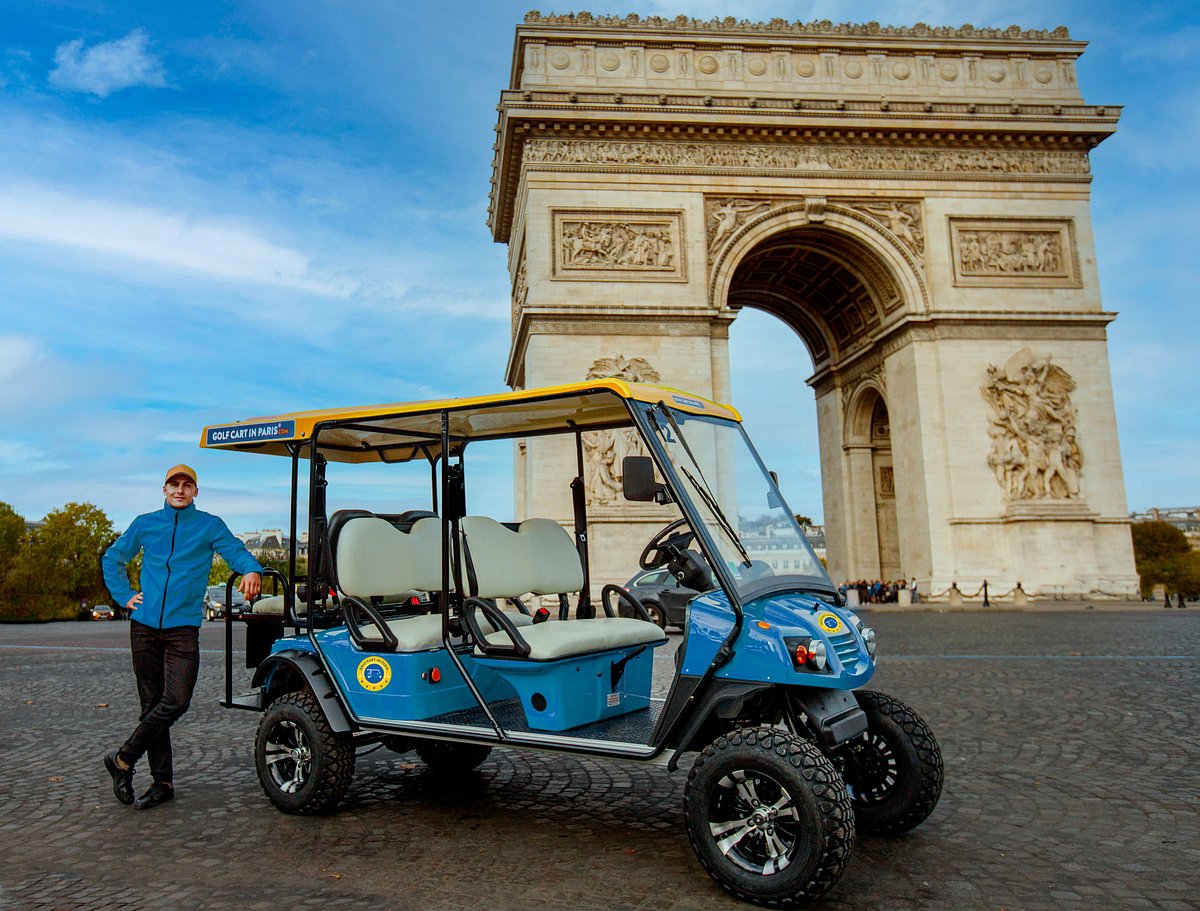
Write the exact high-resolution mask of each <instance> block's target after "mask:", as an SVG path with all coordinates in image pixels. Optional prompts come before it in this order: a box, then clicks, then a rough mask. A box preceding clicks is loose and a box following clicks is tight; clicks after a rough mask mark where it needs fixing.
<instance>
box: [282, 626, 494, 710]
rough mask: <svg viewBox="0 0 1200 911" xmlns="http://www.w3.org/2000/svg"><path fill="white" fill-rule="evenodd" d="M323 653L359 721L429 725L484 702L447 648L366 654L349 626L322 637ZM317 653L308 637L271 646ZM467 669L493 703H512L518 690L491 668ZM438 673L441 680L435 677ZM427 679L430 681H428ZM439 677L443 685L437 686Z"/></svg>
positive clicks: (469, 660) (466, 658) (467, 660)
mask: <svg viewBox="0 0 1200 911" xmlns="http://www.w3.org/2000/svg"><path fill="white" fill-rule="evenodd" d="M317 638H318V639H319V640H320V642H321V652H322V653H323V654H324V656H325V658H326V660H327V661H328V662H329V665H330V667H331V668H332V669H333V675H334V678H335V681H334V682H335V683H336V685H337V688H338V691H339V692H340V693H341V694H342V696H343V698H344V699H345V700H346V702H347V704H348V705H349V707H350V711H351V712H352V713H353V714H354V716H355V717H356V718H359V719H374V720H378V721H424V720H426V719H428V718H433V717H435V716H437V715H442V714H445V713H446V712H454V711H458V710H460V709H469V708H475V707H476V706H477V705H478V703H477V702H476V701H475V697H474V696H473V695H472V694H471V690H470V689H469V688H468V687H467V684H466V681H464V680H463V678H462V674H460V673H459V670H458V667H457V665H455V663H454V661H453V660H451V658H450V656H449V654H448V653H447V652H446V649H445V648H436V649H430V650H429V651H423V652H364V651H362V650H361V649H359V648H358V647H357V646H355V645H354V643H353V642H352V641H351V640H350V634H349V633H348V632H347V630H346V628H345V627H344V626H339V627H335V628H333V629H327V630H321V631H319V632H318V633H317ZM284 649H298V650H302V651H308V652H311V651H314V649H313V646H312V643H311V642H309V640H308V637H307V636H287V637H285V638H283V639H279V640H278V641H276V642H275V644H274V645H273V646H272V647H271V651H272V653H274V652H279V651H283V650H284ZM459 657H460V659H461V660H462V662H463V665H464V666H465V667H466V668H467V672H468V673H469V674H470V675H471V679H472V680H474V681H475V685H476V686H477V687H479V690H480V692H481V693H482V694H483V696H484V698H485V699H486V700H487V701H488V702H494V701H497V700H502V699H511V698H513V697H514V696H515V695H516V691H515V690H514V689H513V688H512V686H510V685H509V684H508V683H506V682H505V681H504V680H503V678H501V677H499V676H497V675H496V674H494V673H492V672H491V671H489V670H488V669H486V668H476V667H475V666H474V664H475V659H474V658H473V657H472V656H471V655H460V656H459ZM434 668H437V670H438V671H439V674H438V675H434V674H433V673H432V672H433V670H434ZM422 675H424V676H422ZM435 676H440V678H441V679H440V680H438V681H436V682H435V681H434V679H433V678H434V677H435Z"/></svg>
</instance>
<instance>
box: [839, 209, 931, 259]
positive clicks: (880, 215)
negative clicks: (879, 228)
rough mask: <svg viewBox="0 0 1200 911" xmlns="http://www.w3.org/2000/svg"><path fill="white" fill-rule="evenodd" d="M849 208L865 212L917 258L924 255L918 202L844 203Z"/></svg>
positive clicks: (923, 238) (923, 233)
mask: <svg viewBox="0 0 1200 911" xmlns="http://www.w3.org/2000/svg"><path fill="white" fill-rule="evenodd" d="M846 205H848V206H850V208H853V209H857V210H858V211H860V212H865V213H866V214H867V215H870V216H871V218H872V219H874V220H875V221H877V222H878V223H879V224H881V225H883V227H885V228H887V230H888V231H890V232H891V233H892V234H893V235H895V237H896V239H897V240H899V241H900V242H901V243H902V244H904V246H906V247H908V249H909V250H911V251H912V253H913V254H914V255H915V256H916V257H917V259H921V258H923V257H924V255H925V229H924V227H923V225H922V223H921V204H920V203H918V202H897V201H895V200H890V199H881V200H869V201H866V200H858V201H854V202H849V203H846Z"/></svg>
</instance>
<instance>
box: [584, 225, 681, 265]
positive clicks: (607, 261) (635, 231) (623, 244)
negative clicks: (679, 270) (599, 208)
mask: <svg viewBox="0 0 1200 911" xmlns="http://www.w3.org/2000/svg"><path fill="white" fill-rule="evenodd" d="M562 261H563V265H564V266H566V267H568V268H571V267H573V268H577V269H578V268H588V269H611V268H633V269H670V268H671V267H672V266H673V264H674V261H675V247H674V244H673V243H672V241H671V234H670V229H669V228H668V227H666V226H664V225H642V224H621V223H617V222H592V221H578V222H568V223H566V224H565V225H563V232H562Z"/></svg>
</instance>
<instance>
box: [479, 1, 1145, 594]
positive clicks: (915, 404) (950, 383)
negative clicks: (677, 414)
mask: <svg viewBox="0 0 1200 911" xmlns="http://www.w3.org/2000/svg"><path fill="white" fill-rule="evenodd" d="M1084 46H1085V45H1084V43H1083V42H1080V41H1073V40H1071V39H1070V38H1069V36H1068V35H1067V32H1066V30H1065V29H1056V30H1054V31H1053V32H1042V31H1037V32H1029V31H1022V30H1020V29H1017V28H1010V29H1006V30H996V29H977V28H971V27H963V28H932V27H927V26H921V25H918V26H914V27H912V28H884V27H880V26H878V25H875V24H867V25H841V26H835V25H831V24H830V23H812V24H803V23H788V22H784V21H781V20H776V21H773V22H771V23H766V24H756V23H748V22H737V21H734V20H733V19H724V20H713V21H696V20H687V19H684V18H679V19H671V20H665V19H658V18H650V19H639V18H638V17H636V16H630V17H626V18H623V19H622V18H616V17H593V16H591V15H589V14H586V13H581V14H573V15H563V16H541V15H539V14H537V13H530V14H529V15H528V16H527V17H526V20H525V22H524V23H523V24H521V25H519V26H518V27H517V33H516V43H515V50H514V54H513V67H512V77H511V82H510V85H509V88H507V89H506V90H504V91H503V92H502V95H501V101H500V105H499V108H498V109H499V112H500V113H499V121H498V124H497V127H496V133H497V141H496V147H495V148H496V157H495V166H494V175H493V185H492V195H491V208H490V214H489V224H490V227H491V229H492V232H493V236H494V238H495V239H496V240H497V241H499V242H502V243H506V244H508V247H509V264H510V271H511V276H512V288H513V325H512V349H511V353H510V356H509V361H508V365H507V373H506V381H507V382H508V383H509V385H511V386H513V387H514V388H526V387H532V386H540V385H547V384H552V383H558V382H566V381H573V380H578V379H583V378H585V377H587V376H601V375H621V376H626V377H629V378H634V379H651V380H653V379H661V380H662V381H664V382H666V383H668V384H670V385H675V386H680V387H683V388H687V389H691V390H694V391H696V392H699V393H702V394H707V395H709V396H711V397H712V398H715V399H718V400H722V401H730V400H733V401H736V396H734V395H732V394H731V390H730V388H729V354H728V333H729V326H730V324H731V323H732V322H733V321H734V320H735V319H736V317H737V315H738V313H739V311H740V310H741V309H742V308H743V307H755V308H759V309H761V310H765V311H767V312H770V313H772V314H774V315H775V316H777V317H778V318H779V319H780V320H782V321H783V322H784V323H786V324H787V325H788V326H790V327H791V328H792V329H793V330H794V331H795V332H796V334H797V335H798V336H799V337H800V338H801V339H802V340H803V341H804V344H805V345H806V346H807V348H808V350H809V352H810V354H811V355H812V361H813V364H814V368H815V369H814V372H813V374H812V376H810V377H808V378H807V382H808V384H809V385H810V386H811V387H812V389H813V390H814V392H815V394H816V401H817V414H818V426H819V437H820V439H819V441H814V444H816V443H817V442H819V446H820V455H821V473H822V487H823V498H824V513H825V526H826V540H827V547H828V558H829V569H830V574H831V575H832V576H833V578H834V579H843V578H858V577H866V578H869V579H873V578H896V577H899V575H900V574H901V573H904V574H905V575H908V576H916V577H917V578H918V579H919V580H920V584H921V586H922V588H923V590H924V591H925V592H940V591H943V590H945V589H946V588H948V587H949V585H950V583H951V582H955V581H956V582H957V583H958V584H959V587H960V588H961V589H963V590H964V591H970V590H973V589H974V588H975V587H977V586H978V585H979V583H980V582H981V581H982V580H983V579H985V578H986V579H988V580H989V582H990V584H991V587H992V591H994V592H995V591H1005V590H1007V589H1009V588H1012V587H1013V586H1015V585H1016V583H1017V582H1018V581H1020V582H1022V583H1023V586H1024V590H1025V591H1027V592H1029V593H1030V594H1039V595H1041V596H1043V597H1054V596H1065V597H1072V596H1074V597H1079V596H1083V595H1088V596H1090V597H1100V596H1104V595H1108V596H1115V597H1127V596H1133V595H1134V593H1135V592H1136V590H1137V589H1136V586H1137V578H1136V575H1135V572H1134V566H1133V556H1132V549H1131V545H1130V535H1129V522H1128V519H1127V513H1126V502H1125V490H1124V482H1123V479H1122V475H1121V462H1120V455H1119V453H1118V448H1117V433H1116V423H1115V417H1114V410H1113V402H1112V391H1111V381H1110V375H1109V366H1108V356H1107V350H1106V327H1107V325H1108V323H1109V322H1111V321H1112V319H1113V318H1114V314H1113V313H1109V312H1106V311H1105V310H1104V309H1103V307H1102V305H1101V301H1100V290H1099V287H1098V284H1097V274H1096V262H1095V252H1094V247H1093V241H1092V229H1091V218H1090V214H1089V192H1090V185H1091V174H1090V168H1089V159H1088V153H1089V151H1090V150H1091V149H1092V148H1094V147H1095V146H1096V145H1097V144H1098V143H1100V142H1101V141H1103V140H1104V139H1105V138H1106V137H1107V136H1109V135H1110V134H1112V133H1113V132H1114V131H1115V129H1116V123H1117V118H1118V116H1119V113H1120V112H1119V109H1118V108H1114V107H1111V106H1105V107H1101V106H1095V105H1089V104H1086V103H1084V101H1083V98H1082V95H1081V93H1080V89H1079V86H1078V85H1077V83H1076V79H1075V61H1076V59H1077V58H1078V57H1079V55H1080V54H1081V53H1082V52H1083V49H1084ZM801 379H804V377H803V376H802V375H801V374H799V373H797V382H796V384H795V385H796V388H795V394H796V395H805V394H807V393H806V392H805V391H804V390H803V389H802V388H801V384H800V380H801ZM615 448H618V449H619V448H620V447H619V446H617V447H615ZM602 449H606V450H607V451H612V450H613V449H614V447H612V446H607V447H601V446H593V447H591V454H590V455H589V459H591V460H592V464H591V466H590V469H589V472H588V473H589V475H590V477H589V479H588V497H589V501H590V506H589V511H590V515H591V517H592V519H593V521H594V522H595V523H597V524H596V526H595V527H594V530H593V551H594V553H596V554H598V555H605V554H606V555H607V556H598V557H597V559H596V563H595V564H594V567H593V571H594V577H595V580H596V581H620V580H623V579H624V578H626V577H627V576H628V574H629V572H630V571H631V569H632V567H633V560H634V557H635V556H636V553H637V551H638V549H639V548H640V545H641V543H642V541H643V540H644V539H645V538H646V537H648V536H649V534H650V533H651V532H652V531H653V530H654V528H655V527H656V526H657V525H658V524H659V523H661V521H662V517H661V516H660V515H659V514H658V513H654V512H649V513H647V512H646V511H645V507H642V511H638V509H636V508H634V507H631V506H630V505H628V504H623V503H620V502H619V501H618V499H617V497H616V496H615V493H614V483H613V482H614V481H615V480H616V478H615V471H616V470H617V468H618V466H617V465H614V464H613V463H612V461H611V459H610V460H609V461H605V457H604V455H602V454H601V450H602ZM564 459H570V460H573V459H574V453H573V452H568V451H566V450H561V451H560V450H557V449H554V448H553V447H551V446H550V445H548V444H547V443H545V441H539V440H536V439H531V440H529V441H527V442H525V443H522V444H521V445H519V446H518V451H517V454H516V473H517V484H518V503H517V510H518V512H519V513H522V514H524V515H531V514H536V515H547V516H556V517H558V518H560V519H562V520H563V521H564V522H568V521H569V517H570V514H571V509H570V499H569V494H568V492H567V491H566V490H565V489H564V490H557V489H546V488H545V486H544V485H539V484H538V483H537V478H538V477H539V475H540V474H541V472H540V470H539V468H540V467H545V466H546V465H547V464H548V463H549V462H551V461H557V460H564Z"/></svg>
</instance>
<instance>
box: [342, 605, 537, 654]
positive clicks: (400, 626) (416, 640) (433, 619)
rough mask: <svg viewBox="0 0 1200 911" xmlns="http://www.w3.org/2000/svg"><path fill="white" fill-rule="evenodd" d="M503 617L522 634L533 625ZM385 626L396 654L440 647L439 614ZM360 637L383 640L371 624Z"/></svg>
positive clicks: (523, 618) (489, 626)
mask: <svg viewBox="0 0 1200 911" xmlns="http://www.w3.org/2000/svg"><path fill="white" fill-rule="evenodd" d="M504 616H505V617H506V618H508V620H510V621H511V622H512V625H513V626H515V627H517V628H518V629H521V630H522V632H524V629H525V628H526V627H528V628H530V629H532V626H531V624H532V623H533V619H532V618H531V617H526V616H525V615H524V614H514V613H512V612H506V613H505V615H504ZM480 622H481V624H482V625H483V628H484V629H487V630H492V629H494V627H493V626H492V624H491V623H489V622H488V620H487V618H486V617H482V616H481V617H480ZM387 625H388V629H390V630H391V631H392V635H393V636H395V637H396V651H398V652H424V651H428V650H429V649H433V648H441V647H442V615H441V614H420V615H418V616H416V617H393V618H392V619H391V620H388V621H387ZM362 637H363V639H365V640H367V641H368V642H371V641H375V642H380V641H382V640H383V637H382V636H381V635H380V634H379V630H377V629H375V627H374V626H372V625H371V624H364V625H363V627H362Z"/></svg>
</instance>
